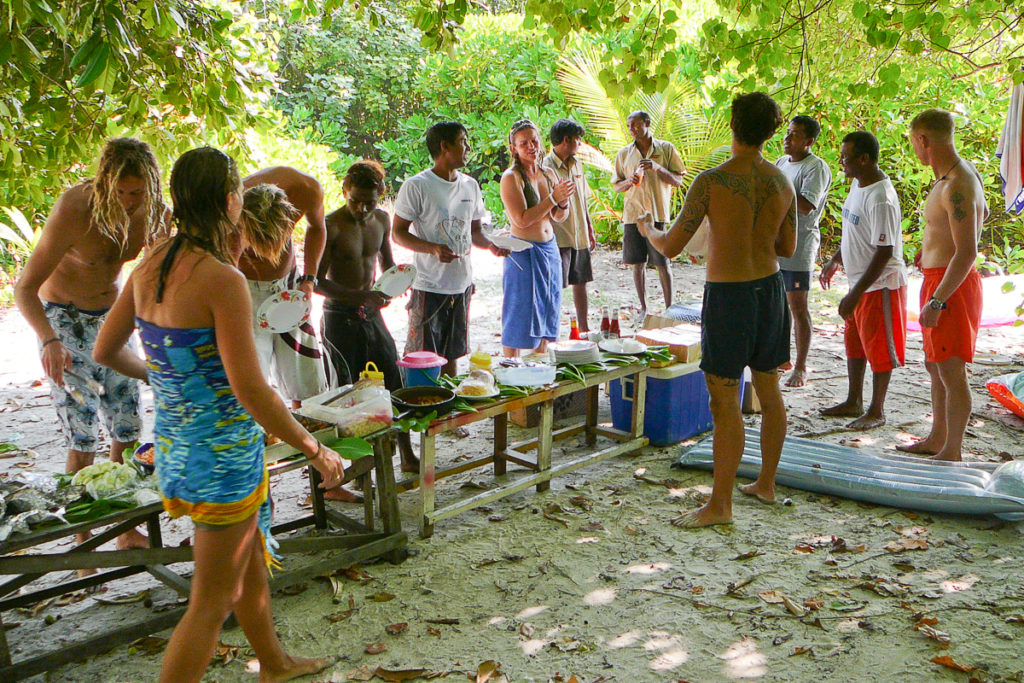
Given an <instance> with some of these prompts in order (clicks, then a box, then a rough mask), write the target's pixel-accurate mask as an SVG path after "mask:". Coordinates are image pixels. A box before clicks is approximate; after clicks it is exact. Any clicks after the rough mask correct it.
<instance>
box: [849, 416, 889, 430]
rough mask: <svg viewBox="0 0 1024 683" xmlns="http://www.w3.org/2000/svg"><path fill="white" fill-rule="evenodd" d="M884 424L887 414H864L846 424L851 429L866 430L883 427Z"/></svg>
mask: <svg viewBox="0 0 1024 683" xmlns="http://www.w3.org/2000/svg"><path fill="white" fill-rule="evenodd" d="M884 424H885V415H878V416H876V415H862V416H860V417H858V418H857V419H856V420H854V421H853V422H851V423H849V424H848V425H846V426H847V427H848V428H849V429H857V430H860V431H866V430H868V429H874V428H875V427H881V426H882V425H884Z"/></svg>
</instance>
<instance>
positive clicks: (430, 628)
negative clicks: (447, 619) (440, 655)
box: [427, 626, 441, 637]
mask: <svg viewBox="0 0 1024 683" xmlns="http://www.w3.org/2000/svg"><path fill="white" fill-rule="evenodd" d="M427 633H429V634H430V635H432V636H438V637H440V636H441V629H439V628H435V627H433V626H428V627H427Z"/></svg>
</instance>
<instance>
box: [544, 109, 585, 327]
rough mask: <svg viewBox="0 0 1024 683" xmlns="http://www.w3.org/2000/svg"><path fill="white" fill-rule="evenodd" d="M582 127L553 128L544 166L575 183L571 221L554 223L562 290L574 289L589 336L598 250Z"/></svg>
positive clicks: (560, 124) (565, 122) (562, 124)
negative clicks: (582, 157)
mask: <svg viewBox="0 0 1024 683" xmlns="http://www.w3.org/2000/svg"><path fill="white" fill-rule="evenodd" d="M583 133H584V130H583V126H581V125H580V124H579V123H577V122H576V121H573V120H572V119H558V120H557V121H555V124H554V125H553V126H551V132H550V133H549V138H550V140H551V152H550V153H549V154H548V155H547V156H546V157H544V162H543V166H544V167H545V168H548V169H550V170H551V172H552V173H554V174H555V176H557V177H558V179H559V180H571V181H573V182H574V183H576V192H575V194H573V195H572V196H571V197H569V217H568V218H566V219H565V220H564V221H555V220H552V221H551V225H552V226H553V227H554V228H555V238H556V239H557V240H558V251H559V252H560V253H561V255H562V287H563V288H564V287H568V286H569V285H572V298H573V303H574V304H575V305H576V319H577V320H578V321H579V326H580V332H587V331H588V330H589V329H590V325H588V324H587V283H588V282H591V281H592V280H593V279H594V273H593V270H592V269H591V266H590V252H591V250H592V249H594V247H596V246H597V240H596V239H595V236H594V224H593V223H592V222H591V221H590V211H589V210H588V209H587V198H588V197H589V196H590V188H589V187H588V186H587V177H586V175H584V173H583V163H582V162H581V161H580V160H579V159H577V158H576V153H577V152H579V149H580V143H581V142H582V141H583Z"/></svg>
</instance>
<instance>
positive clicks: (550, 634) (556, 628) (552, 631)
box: [544, 624, 569, 638]
mask: <svg viewBox="0 0 1024 683" xmlns="http://www.w3.org/2000/svg"><path fill="white" fill-rule="evenodd" d="M567 628H569V624H559V625H558V626H552V627H551V628H549V629H548V632H547V633H545V634H544V635H545V636H547V637H548V638H553V637H555V636H557V635H558V634H559V633H561V632H562V631H564V630H565V629H567Z"/></svg>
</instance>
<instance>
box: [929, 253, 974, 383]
mask: <svg viewBox="0 0 1024 683" xmlns="http://www.w3.org/2000/svg"><path fill="white" fill-rule="evenodd" d="M921 272H923V273H924V284H922V285H921V308H922V309H924V306H925V304H926V303H928V300H929V299H931V298H932V294H934V293H935V290H936V288H937V287H938V286H939V283H940V282H942V276H943V275H945V274H946V269H945V268H924V269H922V271H921ZM980 324H981V276H980V275H978V271H977V270H972V271H971V272H970V273H968V275H967V277H966V278H965V279H964V281H963V282H962V283H961V284H960V286H959V287H957V289H956V291H955V292H953V296H951V297H949V301H947V302H946V308H945V310H943V311H942V312H941V313H940V314H939V323H938V325H936V326H935V327H922V328H921V333H922V334H923V335H924V359H925V360H926V361H928V362H929V363H941V362H943V361H946V360H949V359H950V358H954V357H955V358H959V359H960V360H962V361H964V362H965V363H970V362H971V361H973V360H974V344H975V342H976V341H977V340H978V327H979V326H980Z"/></svg>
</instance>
